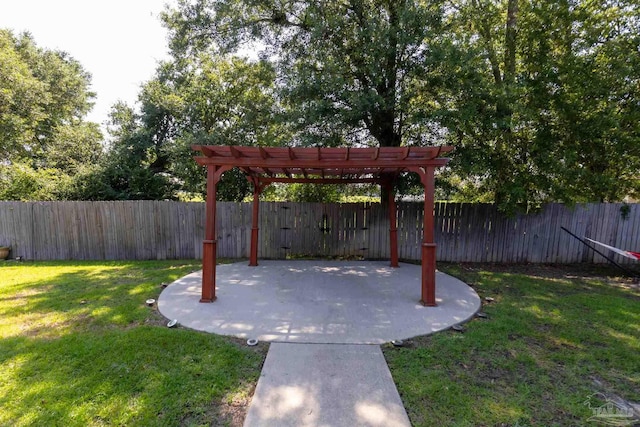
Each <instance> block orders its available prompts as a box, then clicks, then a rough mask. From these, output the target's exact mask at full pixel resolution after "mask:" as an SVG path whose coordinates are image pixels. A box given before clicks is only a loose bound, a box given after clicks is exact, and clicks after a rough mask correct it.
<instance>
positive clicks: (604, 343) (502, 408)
mask: <svg viewBox="0 0 640 427" xmlns="http://www.w3.org/2000/svg"><path fill="white" fill-rule="evenodd" d="M439 267H440V268H441V269H442V270H444V271H445V272H447V273H449V274H452V275H454V276H456V277H459V278H461V279H462V280H464V281H465V282H467V283H470V284H472V285H473V286H474V287H475V289H476V291H477V292H478V294H479V295H480V296H481V298H483V300H484V299H485V297H491V298H494V301H493V302H490V303H488V302H486V301H485V302H484V307H483V309H482V310H483V311H484V312H486V313H487V314H488V316H489V317H488V319H480V318H476V319H475V320H473V321H471V322H470V323H467V324H466V325H465V326H466V328H467V329H466V332H464V333H459V332H454V331H447V332H444V333H440V334H436V335H434V336H431V337H419V338H415V339H413V340H411V341H410V342H409V344H408V347H407V348H394V347H390V346H385V347H384V353H385V357H386V359H387V362H388V364H389V367H390V369H391V372H392V374H393V377H394V379H395V381H396V384H397V387H398V391H399V392H400V395H401V396H402V399H403V401H404V404H405V406H406V409H407V412H408V414H409V418H410V419H411V421H412V423H413V425H414V426H534V425H535V426H578V425H598V424H596V423H594V422H592V421H588V419H589V417H590V416H592V415H593V412H592V410H591V409H590V408H589V407H587V406H586V405H585V404H584V403H585V401H587V400H588V399H589V397H590V396H592V395H593V394H594V393H602V394H598V395H596V396H594V397H593V398H592V399H591V403H592V407H595V406H598V405H599V404H602V403H603V402H604V401H605V398H608V397H612V396H614V395H616V396H619V397H621V398H623V399H625V400H627V401H631V402H640V291H639V290H638V287H637V285H634V284H633V283H631V281H630V280H628V279H621V278H616V277H611V275H612V274H615V272H614V271H611V270H595V269H593V268H584V267H563V266H558V267H550V266H540V267H536V266H528V267H518V266H511V267H508V266H505V267H499V266H493V267H492V266H481V267H478V266H475V267H474V266H459V265H440V266H439ZM600 425H602V424H600ZM620 425H622V424H620Z"/></svg>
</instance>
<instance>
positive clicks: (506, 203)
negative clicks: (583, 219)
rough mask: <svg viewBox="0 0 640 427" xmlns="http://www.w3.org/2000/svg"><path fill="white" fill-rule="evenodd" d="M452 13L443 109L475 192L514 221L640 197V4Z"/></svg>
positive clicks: (521, 5) (466, 5)
mask: <svg viewBox="0 0 640 427" xmlns="http://www.w3.org/2000/svg"><path fill="white" fill-rule="evenodd" d="M450 12H451V13H450V14H449V15H448V21H449V23H450V28H451V29H452V31H451V32H449V33H448V34H446V37H447V38H449V43H450V46H451V50H450V52H449V54H448V58H449V61H448V65H449V66H448V67H446V68H444V69H443V72H442V76H441V78H442V79H443V80H444V81H445V84H444V85H442V87H445V88H446V90H444V91H442V92H440V93H437V94H436V96H435V98H436V99H437V100H438V105H439V106H440V107H441V108H442V110H441V114H440V119H439V120H440V121H441V123H443V124H444V125H446V126H447V127H448V129H449V133H448V135H449V138H450V139H451V140H452V141H454V143H455V144H456V146H457V148H458V149H457V154H456V164H455V166H456V171H457V173H458V175H459V176H462V177H465V180H466V183H467V184H469V185H470V186H472V187H476V189H477V190H478V192H480V193H484V194H488V195H489V197H490V198H492V199H493V200H495V201H496V202H497V203H498V204H499V205H500V206H501V207H502V208H503V209H506V210H512V209H514V208H515V207H517V206H523V207H524V206H532V205H537V204H539V203H541V202H546V201H565V202H583V201H616V200H621V199H622V198H624V197H625V196H626V195H629V194H634V193H635V194H637V191H638V189H639V188H640V187H639V177H638V175H637V170H638V168H639V167H640V151H639V150H640V127H639V126H638V121H637V114H638V108H637V107H638V105H639V102H640V86H639V85H638V81H639V78H640V68H639V67H638V55H637V53H638V52H639V51H640V43H639V42H640V39H639V38H638V31H637V27H638V22H640V14H639V13H638V7H637V5H634V4H633V3H632V2H628V1H615V2H613V1H594V2H591V1H589V2H587V1H569V0H565V1H542V2H532V1H525V0H503V1H499V2H493V1H486V0H468V1H467V0H463V1H456V2H455V3H452V7H451V9H450ZM455 58H458V64H460V66H458V67H451V65H452V64H453V63H455V61H452V59H455Z"/></svg>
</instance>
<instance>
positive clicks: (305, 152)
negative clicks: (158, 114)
mask: <svg viewBox="0 0 640 427" xmlns="http://www.w3.org/2000/svg"><path fill="white" fill-rule="evenodd" d="M192 148H193V149H194V150H197V151H200V152H201V153H202V154H204V156H200V157H196V161H197V162H198V163H199V164H201V165H203V166H206V165H216V166H236V167H239V168H240V169H241V170H242V171H243V172H244V173H246V174H247V175H249V176H251V177H258V178H260V181H261V182H274V181H279V182H318V183H332V182H340V183H342V182H344V183H346V182H372V183H379V182H381V181H382V180H383V179H386V178H385V177H388V176H390V175H391V176H392V175H398V174H399V173H402V172H407V171H409V170H410V169H411V168H415V167H428V166H436V167H437V166H444V165H445V164H446V163H447V161H448V159H444V158H440V157H439V156H440V155H441V154H444V153H447V152H449V151H451V150H452V149H453V148H452V147H449V146H441V147H382V148H317V147H316V148H312V147H296V148H291V147H242V146H211V145H194V146H193V147H192Z"/></svg>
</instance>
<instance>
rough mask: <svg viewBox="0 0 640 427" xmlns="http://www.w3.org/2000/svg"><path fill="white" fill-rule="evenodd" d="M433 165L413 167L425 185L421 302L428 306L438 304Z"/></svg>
mask: <svg viewBox="0 0 640 427" xmlns="http://www.w3.org/2000/svg"><path fill="white" fill-rule="evenodd" d="M434 169H435V168H433V167H429V166H428V167H425V168H412V169H411V170H412V171H413V172H416V173H417V174H418V175H419V176H420V181H421V182H422V185H423V187H424V216H423V218H424V220H423V227H422V258H421V263H422V286H421V295H422V297H421V299H420V302H421V303H422V304H423V305H425V306H428V307H435V306H436V305H437V304H436V244H435V242H434V236H433V234H434V233H433V227H434V220H433V208H434V198H435V177H434Z"/></svg>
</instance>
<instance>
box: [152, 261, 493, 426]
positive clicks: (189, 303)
mask: <svg viewBox="0 0 640 427" xmlns="http://www.w3.org/2000/svg"><path fill="white" fill-rule="evenodd" d="M217 269H218V274H217V287H216V294H217V296H218V300H217V301H216V302H214V303H212V304H201V303H199V302H198V300H199V299H200V285H201V278H202V276H201V273H200V272H198V273H193V274H190V275H188V276H185V277H183V278H182V279H180V280H177V281H176V282H174V283H172V284H171V285H169V286H168V287H167V288H166V289H165V290H164V291H163V292H162V294H161V295H160V297H159V298H158V309H159V310H160V312H161V313H162V314H163V315H164V316H166V317H167V318H170V319H177V320H178V322H179V323H180V324H181V325H183V326H186V327H189V328H192V329H197V330H202V331H207V332H214V333H217V334H222V335H233V336H236V337H240V338H256V339H259V340H262V341H271V342H272V344H271V346H270V347H269V352H268V353H267V358H266V360H265V364H264V367H263V369H262V373H261V376H260V379H259V380H258V385H257V386H256V390H255V393H254V396H253V398H252V402H251V406H250V408H249V412H248V414H247V418H246V420H245V424H244V425H245V427H258V426H259V427H263V426H309V427H312V426H314V427H315V426H318V427H320V426H322V427H325V426H347V427H355V426H372V427H373V426H391V427H393V426H409V425H410V423H409V418H408V417H407V414H406V412H405V410H404V407H403V406H402V402H401V400H400V396H399V395H398V391H397V389H396V387H395V384H394V382H393V379H392V378H391V374H390V372H389V368H388V366H387V364H386V362H385V359H384V357H383V355H382V351H381V349H380V347H379V345H378V344H382V343H385V342H389V341H392V340H397V339H406V338H411V337H414V336H417V335H425V334H431V333H434V332H436V331H440V330H444V329H447V328H449V327H450V326H452V325H454V324H457V323H461V322H464V321H466V320H468V319H470V318H471V317H473V315H474V314H475V313H476V312H477V311H478V310H479V308H480V298H479V297H478V295H477V294H476V293H475V291H474V290H473V289H471V288H470V287H469V286H467V285H466V284H464V283H463V282H461V281H459V280H457V279H455V278H453V277H451V276H448V275H446V274H443V273H437V276H436V280H437V282H436V301H437V303H438V307H423V306H422V305H421V304H420V303H419V302H418V301H419V299H420V276H421V269H420V266H418V265H412V264H401V266H400V268H391V267H389V263H388V262H383V261H380V262H372V261H355V262H353V261H348V262H347V261H316V260H313V261H260V266H258V267H248V266H247V265H246V263H235V264H227V265H220V266H218V267H217Z"/></svg>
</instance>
